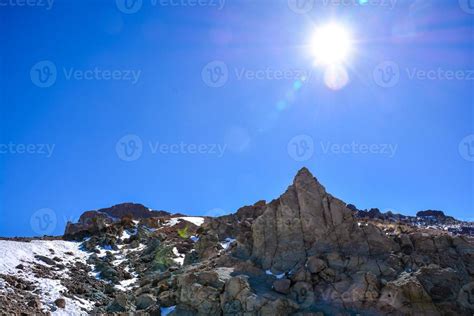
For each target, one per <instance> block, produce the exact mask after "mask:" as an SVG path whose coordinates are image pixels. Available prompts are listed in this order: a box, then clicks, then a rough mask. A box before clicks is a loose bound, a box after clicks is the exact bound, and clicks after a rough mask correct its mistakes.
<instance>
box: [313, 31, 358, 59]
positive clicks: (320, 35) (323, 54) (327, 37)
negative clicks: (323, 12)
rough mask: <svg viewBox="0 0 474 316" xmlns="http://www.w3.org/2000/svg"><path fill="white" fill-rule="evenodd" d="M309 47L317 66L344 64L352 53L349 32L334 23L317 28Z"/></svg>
mask: <svg viewBox="0 0 474 316" xmlns="http://www.w3.org/2000/svg"><path fill="white" fill-rule="evenodd" d="M310 45H311V53H312V55H313V57H314V58H315V63H316V64H317V65H325V66H335V65H341V64H344V63H345V62H346V61H347V58H348V57H349V55H350V53H351V52H352V38H351V35H350V33H349V31H348V30H347V29H346V28H344V27H343V26H342V25H339V24H335V23H331V24H327V25H324V26H321V27H319V28H317V29H316V31H315V32H314V34H313V37H312V39H311V44H310Z"/></svg>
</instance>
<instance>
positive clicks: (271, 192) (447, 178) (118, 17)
mask: <svg viewBox="0 0 474 316" xmlns="http://www.w3.org/2000/svg"><path fill="white" fill-rule="evenodd" d="M308 1H309V2H306V5H308V6H307V7H304V6H300V7H295V6H294V2H293V0H290V1H286V0H285V1H250V0H245V1H227V3H224V6H223V7H222V8H221V7H219V6H218V5H219V2H218V1H215V2H214V1H211V0H206V1H204V0H203V1H202V2H199V3H200V5H198V6H190V4H193V3H196V2H193V1H192V0H179V1H164V0H163V1H155V0H142V1H141V2H140V1H138V2H136V3H135V5H136V6H135V7H134V6H129V9H127V7H124V6H123V3H122V2H121V1H120V0H118V1H66V0H56V1H54V2H50V4H51V6H49V4H48V2H47V1H46V0H44V1H41V2H40V1H38V2H32V3H33V4H34V5H31V4H30V5H27V6H19V5H18V4H21V3H23V2H21V1H19V0H8V1H7V0H3V1H2V0H0V26H1V28H2V32H1V34H0V41H1V43H0V70H1V72H0V84H1V86H0V87H1V88H0V89H1V90H0V120H1V121H0V122H1V125H0V144H1V147H0V175H1V177H0V214H1V218H0V236H22V235H23V236H24V235H27V236H30V235H41V234H42V233H50V234H61V233H62V232H63V230H64V226H65V222H66V221H67V220H72V219H77V217H78V216H79V215H80V214H81V213H82V212H83V211H86V210H91V209H98V208H102V207H108V206H111V205H114V204H117V203H121V202H128V201H130V202H138V203H142V204H145V205H147V206H148V207H150V208H153V209H160V210H161V209H162V210H168V211H172V212H181V213H185V214H193V215H195V214H199V215H219V214H221V213H225V212H233V211H235V210H236V209H237V208H239V207H240V206H243V205H248V204H253V203H254V202H256V201H258V200H260V199H266V200H271V199H273V198H276V197H278V196H279V195H280V194H281V193H282V192H283V191H284V190H285V189H286V187H287V186H288V185H289V184H290V183H291V181H292V178H293V176H294V175H295V173H296V172H297V170H298V169H299V168H301V167H302V166H307V167H308V168H309V169H310V170H311V171H312V172H313V173H314V175H315V176H316V177H317V178H318V179H319V180H320V182H322V183H323V184H324V185H325V186H326V189H327V190H328V191H329V192H331V193H332V194H333V195H335V196H337V197H339V198H341V199H343V200H344V201H345V202H347V203H353V204H355V205H357V206H358V207H359V208H362V209H363V208H371V207H378V208H380V209H381V210H383V211H386V210H393V211H395V212H400V213H404V214H414V213H416V212H417V211H419V210H424V209H440V210H444V211H445V212H446V213H448V214H450V215H453V216H455V217H459V218H471V219H472V218H473V217H474V215H473V214H474V201H473V196H474V194H473V192H474V185H473V182H474V168H473V166H474V162H472V160H473V156H474V143H473V141H474V136H472V135H473V134H474V128H473V126H474V125H473V119H474V116H473V110H472V109H473V103H474V96H473V91H474V89H473V85H474V73H473V70H474V55H473V53H474V50H473V49H474V47H473V43H474V41H473V26H474V25H473V23H474V22H473V21H474V15H473V13H474V4H472V5H471V6H469V4H470V3H469V0H466V1H465V2H463V1H462V0H461V1H460V3H459V4H458V2H457V1H449V2H448V1H441V0H439V1H429V0H427V1H408V0H398V1H395V2H392V3H394V4H395V5H394V6H393V7H392V6H391V3H390V2H386V1H383V2H378V1H375V0H374V1H369V2H368V3H367V4H364V5H360V4H357V3H355V2H354V1H346V2H344V3H346V4H345V5H337V4H334V3H332V4H331V3H330V1H329V2H328V1H323V0H321V1H316V2H314V1H311V0H308ZM42 4H44V5H45V6H41V5H42ZM130 4H133V3H131V2H130V3H129V5H130ZM471 8H473V10H471ZM135 11H136V12H135ZM330 21H331V22H336V23H340V24H343V25H345V27H346V28H347V29H349V30H350V33H352V36H353V39H354V42H355V43H354V49H353V52H352V53H351V56H350V58H349V59H348V60H347V63H346V64H345V65H344V68H343V69H342V70H339V72H337V74H338V75H337V76H336V79H341V80H342V81H339V80H336V81H335V82H333V83H336V84H337V83H341V84H340V85H338V86H337V89H335V87H334V86H333V85H329V86H328V84H327V82H325V80H324V74H325V72H326V70H325V69H324V67H319V66H315V65H314V61H313V59H312V57H311V54H310V53H309V51H310V49H309V48H308V42H309V39H310V37H311V34H312V33H313V31H314V29H315V27H317V26H318V25H321V24H324V23H328V22H330ZM382 76H383V77H382ZM344 78H346V79H347V82H346V80H343V79H344ZM331 87H332V88H331Z"/></svg>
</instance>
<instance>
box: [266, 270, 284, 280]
mask: <svg viewBox="0 0 474 316" xmlns="http://www.w3.org/2000/svg"><path fill="white" fill-rule="evenodd" d="M265 274H267V275H272V276H274V277H276V278H277V279H283V277H284V276H285V273H282V274H273V273H272V271H270V270H267V271H265Z"/></svg>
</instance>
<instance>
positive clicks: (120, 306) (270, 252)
mask: <svg viewBox="0 0 474 316" xmlns="http://www.w3.org/2000/svg"><path fill="white" fill-rule="evenodd" d="M379 213H380V212H376V211H369V212H365V213H364V211H360V210H357V208H355V207H354V206H351V205H347V204H346V203H344V202H343V201H341V200H339V199H337V198H335V197H333V196H332V195H331V194H329V193H327V192H326V189H325V188H324V187H323V186H322V185H321V184H320V183H319V182H318V180H317V179H316V178H315V177H314V176H313V175H312V174H311V173H310V172H309V170H308V169H306V168H303V169H302V170H300V171H299V172H298V174H297V175H296V177H295V179H294V181H293V184H292V185H290V186H289V187H288V189H287V190H286V192H284V193H283V194H282V195H281V196H280V197H279V198H277V199H275V200H273V201H271V202H269V203H267V202H265V201H259V202H257V203H256V204H254V205H252V206H245V207H243V208H241V209H239V210H238V211H237V212H236V213H234V214H230V215H225V216H221V217H216V218H213V217H186V216H183V215H181V214H170V213H167V212H163V211H160V212H156V211H150V210H148V209H147V208H146V207H144V206H141V205H139V204H124V205H118V206H115V207H112V208H109V209H103V210H99V211H90V212H86V213H84V214H83V216H81V218H80V219H79V221H78V223H75V224H74V223H68V225H67V227H66V231H65V234H64V238H65V239H66V240H69V241H42V242H53V243H54V242H65V243H67V244H66V246H67V247H72V248H74V247H76V248H74V249H75V250H74V251H72V252H71V251H64V252H63V253H60V254H59V255H57V259H59V260H60V261H59V260H54V258H53V259H52V260H47V259H48V258H47V256H45V255H44V253H41V254H36V255H32V256H30V257H28V258H26V259H25V260H23V261H21V263H20V264H21V265H22V267H21V269H20V268H17V267H12V265H13V263H12V264H10V265H9V266H7V268H3V270H2V265H1V264H0V308H1V309H2V310H6V311H8V312H13V313H20V312H27V313H28V312H32V311H35V312H38V313H48V312H52V313H53V314H54V313H58V312H61V311H62V310H63V309H64V308H67V306H75V308H76V309H75V310H74V311H73V313H77V314H82V313H84V314H98V313H108V314H119V313H128V312H133V313H142V314H145V315H146V314H149V315H335V314H338V315H354V314H364V315H381V314H387V315H472V314H473V313H474V243H473V241H472V239H471V238H470V237H469V236H466V235H462V234H458V233H456V232H451V231H449V230H445V229H438V228H436V227H435V228H433V227H430V225H427V226H426V227H424V226H423V227H421V226H420V225H416V224H413V223H411V222H410V221H403V220H394V219H393V218H396V217H393V216H386V215H383V216H382V215H381V213H380V214H379ZM418 215H420V216H418V217H425V216H426V217H427V218H428V217H429V218H431V217H434V218H437V219H441V218H442V217H441V214H440V213H433V212H430V213H422V214H418ZM443 216H444V214H443ZM444 218H446V216H444ZM447 220H449V221H450V220H451V219H447ZM7 242H10V243H12V242H14V241H4V243H7ZM31 243H40V241H32V242H31ZM21 244H22V245H23V246H24V247H25V248H28V247H29V248H31V247H30V246H28V245H26V244H28V243H25V242H21ZM1 245H2V241H0V252H1ZM38 249H40V248H38ZM9 251H11V250H9ZM53 251H54V249H53ZM44 252H46V250H44ZM68 252H69V253H72V254H71V255H70V257H68V256H69V255H67V254H66V253H68ZM32 253H34V251H32ZM14 263H15V264H17V263H18V262H14ZM2 271H3V272H2ZM5 272H7V273H5ZM28 275H33V276H35V277H37V278H38V280H43V279H48V278H51V279H54V280H56V281H58V282H60V286H61V287H62V288H61V289H62V290H61V291H59V293H58V295H57V297H56V296H54V297H52V296H45V295H44V294H42V293H43V292H42V291H43V288H44V286H43V285H42V284H41V281H38V282H37V283H31V284H29V283H27V282H28V281H27V279H26V276H28ZM3 293H9V295H10V296H9V297H13V299H14V300H17V302H18V304H11V303H9V302H10V301H11V299H10V300H7V299H6V296H4V295H3ZM58 299H64V304H65V306H66V307H61V306H60V305H62V304H63V302H62V301H61V302H60V303H59V305H58V303H57V302H56V300H58ZM30 302H32V303H31V304H30ZM79 302H80V303H81V304H79Z"/></svg>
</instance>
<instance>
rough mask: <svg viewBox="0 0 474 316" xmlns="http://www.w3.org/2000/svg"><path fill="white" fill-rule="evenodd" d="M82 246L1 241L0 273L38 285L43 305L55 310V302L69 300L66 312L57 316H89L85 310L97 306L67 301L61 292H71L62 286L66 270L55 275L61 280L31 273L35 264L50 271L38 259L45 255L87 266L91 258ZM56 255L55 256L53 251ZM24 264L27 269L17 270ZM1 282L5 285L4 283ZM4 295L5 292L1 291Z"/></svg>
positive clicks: (85, 302) (66, 262)
mask: <svg viewBox="0 0 474 316" xmlns="http://www.w3.org/2000/svg"><path fill="white" fill-rule="evenodd" d="M79 246H80V243H76V242H69V241H62V240H51V241H46V240H33V241H31V242H19V241H10V240H0V258H1V259H0V273H1V274H6V275H14V276H16V277H19V278H22V279H25V280H28V281H30V282H33V283H35V285H36V286H37V287H38V288H39V289H40V291H41V292H40V293H39V295H40V297H41V301H42V303H43V304H45V305H49V306H53V305H54V301H55V300H56V299H58V298H64V299H65V300H66V308H65V309H58V310H56V311H55V312H53V313H52V314H53V315H87V313H86V312H85V311H84V310H91V309H92V308H93V303H92V302H89V301H86V300H82V299H79V298H76V299H70V298H67V297H64V296H63V295H62V294H61V291H63V292H67V290H66V288H65V287H64V286H63V285H61V281H60V280H59V279H60V277H62V278H64V277H65V275H66V272H67V271H65V270H61V271H57V272H55V271H53V270H50V271H51V273H55V274H56V275H57V276H58V278H57V279H46V278H40V277H36V276H35V275H34V273H33V272H32V271H31V270H30V269H28V266H29V265H31V263H36V264H39V265H43V266H46V267H48V265H47V264H45V263H44V262H42V261H40V260H38V259H36V258H35V255H41V256H45V257H48V258H53V257H58V258H60V259H62V260H63V261H62V263H63V264H68V263H73V262H74V261H75V260H80V261H82V262H84V263H85V261H86V258H87V257H88V254H87V253H86V252H84V251H82V250H80V249H79ZM50 249H51V250H52V251H54V254H53V252H52V251H51V250H50ZM19 264H23V265H24V266H25V267H26V268H25V269H23V270H20V269H17V268H16V266H18V265H19ZM0 281H2V283H4V282H3V280H1V278H0ZM0 291H4V290H3V289H1V288H0Z"/></svg>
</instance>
